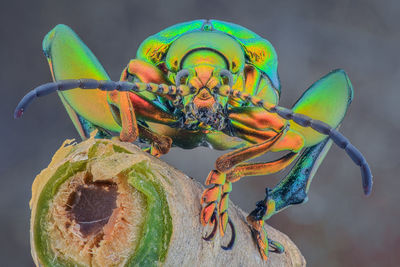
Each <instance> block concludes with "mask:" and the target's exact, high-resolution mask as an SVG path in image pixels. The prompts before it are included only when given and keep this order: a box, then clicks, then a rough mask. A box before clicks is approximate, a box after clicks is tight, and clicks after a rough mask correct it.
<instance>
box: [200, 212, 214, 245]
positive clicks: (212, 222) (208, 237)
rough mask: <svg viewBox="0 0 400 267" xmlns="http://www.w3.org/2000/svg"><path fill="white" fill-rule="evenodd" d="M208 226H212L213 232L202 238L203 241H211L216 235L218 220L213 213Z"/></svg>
mask: <svg viewBox="0 0 400 267" xmlns="http://www.w3.org/2000/svg"><path fill="white" fill-rule="evenodd" d="M210 224H213V225H214V227H213V230H212V231H211V233H210V234H209V235H208V236H206V237H203V239H204V240H205V241H211V240H213V239H214V237H215V235H216V233H217V230H218V218H217V214H216V213H215V212H214V213H213V214H212V216H211V220H210Z"/></svg>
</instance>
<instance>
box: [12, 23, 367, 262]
mask: <svg viewBox="0 0 400 267" xmlns="http://www.w3.org/2000/svg"><path fill="white" fill-rule="evenodd" d="M43 51H44V54H45V56H46V57H47V59H48V62H49V65H50V70H51V73H52V76H53V80H54V82H51V83H47V84H44V85H41V86H39V87H37V88H35V89H34V90H32V91H30V92H29V93H28V94H27V95H25V97H24V98H23V99H22V100H21V102H20V103H19V104H18V106H17V108H16V110H15V114H14V116H15V117H16V118H17V117H21V116H22V113H23V112H24V111H25V110H26V108H27V106H28V104H29V103H31V102H32V101H33V100H34V99H35V98H36V97H40V96H44V95H47V94H50V93H52V92H55V91H57V92H58V93H59V96H60V98H61V100H62V102H63V104H64V106H65V108H66V110H67V112H68V114H69V116H70V117H71V119H72V121H73V123H74V125H75V127H76V128H77V130H78V132H79V134H80V136H81V137H82V138H83V139H85V138H88V137H89V135H90V132H92V131H93V130H95V129H97V130H98V133H97V137H98V138H111V136H112V133H113V132H117V133H119V138H120V139H121V140H122V141H127V142H133V141H135V140H137V139H139V141H142V142H146V143H148V144H150V147H149V148H148V149H147V150H148V152H149V153H151V154H152V155H154V156H160V155H163V154H166V153H168V151H169V149H170V148H171V146H178V147H181V148H185V149H191V148H194V147H197V146H208V147H211V148H213V149H218V150H228V149H229V150H233V151H231V152H229V153H227V154H224V155H222V156H220V157H219V158H218V159H217V160H216V163H215V169H214V170H212V171H211V172H210V174H209V175H208V177H207V179H206V185H207V186H209V187H208V188H207V189H205V190H204V193H203V195H202V197H201V204H202V210H201V212H200V220H201V224H202V225H204V226H205V225H211V226H212V227H213V230H212V232H211V233H210V234H209V235H208V236H207V237H205V239H206V240H211V239H212V238H213V237H215V236H216V234H217V232H218V230H219V233H220V234H221V235H224V233H225V232H226V229H227V226H228V225H230V227H231V229H232V238H231V240H230V242H229V243H228V244H227V246H223V248H224V249H230V248H232V246H233V244H234V240H235V230H234V225H233V224H232V222H231V220H230V219H229V216H228V202H229V201H228V200H229V194H230V192H231V190H232V183H234V182H236V181H238V180H239V179H241V178H243V177H245V176H255V175H266V174H271V173H275V172H278V171H280V170H282V169H284V168H285V167H287V166H288V165H290V164H291V163H292V162H294V161H295V159H297V161H296V163H295V164H294V166H293V167H292V169H291V171H290V172H289V174H288V175H287V176H286V177H285V178H284V179H282V180H281V181H280V182H279V184H278V185H276V186H275V187H274V188H273V189H268V188H267V189H266V197H265V199H263V200H261V201H259V202H258V203H257V204H256V208H255V210H254V211H252V212H251V213H250V214H249V215H248V217H247V221H248V223H249V226H250V228H251V230H252V233H253V236H254V238H255V241H256V243H257V245H258V248H259V251H260V254H261V256H262V258H263V259H265V260H267V258H268V252H269V251H275V252H280V253H281V252H283V249H284V248H283V246H282V245H281V244H279V243H278V242H276V241H272V240H270V239H269V238H268V235H267V232H266V231H265V229H264V227H263V225H264V220H266V219H268V218H270V217H271V216H272V215H274V214H276V213H277V212H279V211H281V210H283V209H285V208H286V207H288V206H290V205H294V204H300V203H302V202H304V201H305V200H306V198H307V192H308V188H309V184H310V182H311V180H312V178H313V176H314V174H315V172H316V170H317V168H318V167H319V165H320V163H321V161H322V160H323V158H324V157H325V155H326V153H327V151H328V150H329V148H330V146H331V144H332V141H333V142H334V143H335V144H336V145H337V146H339V147H340V148H342V149H344V150H345V151H346V153H347V154H348V155H349V156H350V158H351V159H352V160H353V161H354V163H355V164H357V165H358V166H359V167H360V168H361V174H362V185H363V189H364V193H365V194H366V195H368V194H370V192H371V189H372V174H371V171H370V168H369V166H368V164H367V162H366V160H365V158H364V157H363V155H362V154H361V153H360V151H359V150H358V149H357V148H355V147H354V146H353V145H352V144H351V143H350V142H349V141H348V139H347V138H346V137H344V136H343V135H342V134H341V133H340V132H338V130H337V129H338V127H339V125H340V123H341V122H342V120H343V118H344V116H345V113H346V111H347V108H348V106H349V105H350V103H351V100H352V97H353V89H352V85H351V83H350V80H349V78H348V77H347V75H346V73H345V72H344V71H343V70H335V71H332V72H331V73H329V74H327V75H326V76H324V77H322V78H321V79H320V80H319V81H317V82H315V83H314V84H313V85H311V87H309V88H308V89H307V90H306V91H305V93H304V94H303V95H302V96H301V97H300V98H299V100H298V101H297V102H296V104H295V105H294V106H293V108H292V109H287V108H283V107H280V106H278V101H279V95H280V81H279V78H278V72H277V64H278V61H277V55H276V52H275V49H274V48H273V46H272V45H271V44H270V43H269V42H268V41H267V40H265V39H263V38H261V37H260V36H258V35H257V34H255V33H253V32H251V31H250V30H248V29H246V28H244V27H241V26H239V25H236V24H232V23H227V22H223V21H218V20H195V21H190V22H185V23H181V24H177V25H174V26H171V27H169V28H167V29H165V30H163V31H161V32H159V33H157V34H155V35H153V36H150V37H149V38H147V39H146V40H145V41H144V42H143V43H142V44H141V45H140V47H139V49H138V52H137V56H136V59H133V60H131V61H130V62H129V64H128V65H127V67H126V68H125V69H124V70H123V72H122V75H121V78H120V81H118V82H114V81H111V80H110V78H109V76H108V75H107V73H106V71H105V70H104V69H103V67H102V66H101V64H100V63H99V62H98V60H97V59H96V57H95V56H94V55H93V53H92V52H91V51H90V50H89V49H88V47H87V46H86V45H85V44H84V43H83V42H82V41H81V40H80V39H79V37H78V36H77V35H76V34H75V33H74V32H73V31H72V30H71V29H70V28H69V27H67V26H65V25H58V26H56V27H55V28H54V29H53V30H52V31H50V32H49V33H48V34H47V35H46V37H45V38H44V40H43ZM279 151H288V153H287V154H286V155H284V156H283V157H281V158H279V159H276V160H273V161H271V162H261V163H249V162H247V161H248V160H250V159H253V158H256V157H259V156H261V155H263V154H265V153H267V152H279Z"/></svg>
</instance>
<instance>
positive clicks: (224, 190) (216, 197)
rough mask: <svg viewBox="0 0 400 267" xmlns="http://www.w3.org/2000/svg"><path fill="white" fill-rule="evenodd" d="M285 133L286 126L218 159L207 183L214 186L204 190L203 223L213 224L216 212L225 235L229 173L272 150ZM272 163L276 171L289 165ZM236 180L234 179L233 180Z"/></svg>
mask: <svg viewBox="0 0 400 267" xmlns="http://www.w3.org/2000/svg"><path fill="white" fill-rule="evenodd" d="M285 133H286V128H284V129H282V130H281V131H280V132H279V133H278V134H276V135H275V136H274V137H272V138H269V139H267V140H266V141H264V142H261V143H257V144H254V145H251V146H248V147H244V148H240V149H237V150H235V151H233V152H230V153H227V154H225V155H222V156H221V157H219V158H218V159H217V160H216V163H215V165H216V169H215V170H213V171H211V172H210V174H209V175H208V177H207V180H206V185H212V187H210V188H207V189H206V190H204V192H203V195H202V198H201V204H202V205H203V208H202V210H201V213H200V222H201V224H202V225H207V224H211V225H212V224H213V222H214V221H213V220H211V218H212V216H213V214H214V213H215V212H216V213H217V217H218V218H219V220H217V221H219V229H220V234H221V235H222V236H223V235H224V233H225V231H226V227H227V224H228V222H229V217H228V202H229V193H230V192H231V190H232V183H231V180H227V174H230V173H233V172H234V170H235V167H236V165H238V164H240V163H241V162H243V161H246V160H249V159H251V158H255V157H258V156H261V155H262V154H265V153H266V152H268V151H269V150H271V148H272V147H274V146H275V145H277V144H279V143H280V141H282V140H284V138H283V137H284V135H285ZM293 157H294V156H293ZM289 159H290V157H289ZM289 159H288V160H289ZM270 164H272V165H273V164H276V165H275V167H274V171H279V170H281V169H283V168H285V167H286V166H287V162H286V161H285V160H278V161H277V163H270ZM239 168H240V165H239ZM229 179H231V178H229ZM236 180H238V179H236ZM236 180H234V179H232V181H236ZM213 237H214V236H211V237H210V239H211V238H213Z"/></svg>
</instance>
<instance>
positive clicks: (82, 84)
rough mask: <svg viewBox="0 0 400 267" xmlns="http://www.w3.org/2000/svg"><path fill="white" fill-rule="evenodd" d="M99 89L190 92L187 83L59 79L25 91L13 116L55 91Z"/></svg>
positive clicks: (170, 93)
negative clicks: (34, 101)
mask: <svg viewBox="0 0 400 267" xmlns="http://www.w3.org/2000/svg"><path fill="white" fill-rule="evenodd" d="M77 88H80V89H89V90H92V89H99V90H102V91H114V90H117V91H126V92H128V91H132V92H143V91H148V92H152V93H157V94H160V95H182V96H184V95H187V94H189V93H190V88H189V87H188V86H187V85H179V86H174V85H166V84H155V83H139V82H137V83H131V82H126V81H118V82H114V81H99V80H93V79H77V80H61V81H57V82H50V83H45V84H43V85H40V86H38V87H36V88H35V89H33V90H32V91H30V92H29V93H27V94H26V95H25V96H24V97H23V98H22V99H21V101H20V102H19V103H18V105H17V107H16V108H15V111H14V118H16V119H18V118H20V117H22V115H23V113H24V111H25V110H26V108H27V107H28V106H29V104H30V103H32V101H33V100H34V99H35V98H37V97H41V96H46V95H48V94H51V93H54V92H57V91H66V90H71V89H77Z"/></svg>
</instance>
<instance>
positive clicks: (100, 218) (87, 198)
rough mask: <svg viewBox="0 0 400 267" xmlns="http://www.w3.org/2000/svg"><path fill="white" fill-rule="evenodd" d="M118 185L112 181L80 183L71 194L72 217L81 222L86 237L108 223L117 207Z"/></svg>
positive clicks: (70, 209)
mask: <svg viewBox="0 0 400 267" xmlns="http://www.w3.org/2000/svg"><path fill="white" fill-rule="evenodd" d="M117 190H118V187H117V185H116V184H115V183H112V182H94V183H90V184H84V185H79V186H78V187H77V189H76V191H75V192H72V193H71V194H70V196H69V199H68V202H67V205H68V209H67V210H68V211H69V212H70V216H71V219H73V220H75V221H76V222H77V224H79V226H80V228H79V230H80V232H81V234H82V235H83V236H84V237H87V236H88V235H91V234H96V233H98V232H100V231H101V230H102V228H103V227H104V226H105V225H106V224H107V223H108V221H109V219H110V217H111V215H112V213H113V210H114V209H115V208H116V207H117V205H116V200H117V195H118V193H117Z"/></svg>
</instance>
